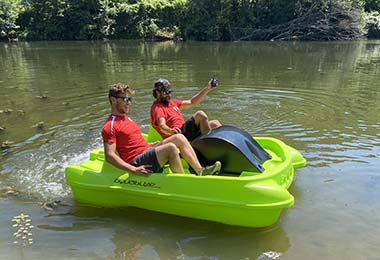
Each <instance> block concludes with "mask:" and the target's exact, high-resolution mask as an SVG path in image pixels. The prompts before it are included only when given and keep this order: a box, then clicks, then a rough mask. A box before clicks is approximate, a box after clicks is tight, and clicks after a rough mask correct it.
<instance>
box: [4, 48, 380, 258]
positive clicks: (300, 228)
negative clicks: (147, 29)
mask: <svg viewBox="0 0 380 260" xmlns="http://www.w3.org/2000/svg"><path fill="white" fill-rule="evenodd" d="M214 74H215V75H217V76H218V77H219V79H220V85H219V87H218V88H216V89H214V90H213V91H212V92H211V93H209V95H208V96H207V97H206V98H205V99H204V100H203V102H202V103H201V104H199V105H198V107H197V109H203V110H205V111H206V112H207V113H208V115H209V117H210V118H211V119H219V120H220V121H221V122H222V123H223V124H229V125H234V126H237V127H239V128H241V129H244V130H246V131H248V132H249V133H251V134H252V135H254V136H272V137H275V138H278V139H281V140H282V141H284V142H285V143H287V144H289V145H291V146H293V147H295V148H296V149H298V150H299V151H300V152H301V153H302V154H303V155H304V156H305V158H306V159H307V162H308V164H307V166H306V167H304V168H301V169H299V170H298V171H297V173H296V178H295V180H294V182H293V184H292V186H291V187H290V192H291V193H292V194H293V195H294V197H295V201H296V202H295V205H294V206H293V207H291V208H290V209H288V210H285V211H283V213H282V215H281V217H280V219H279V221H278V222H277V223H276V224H275V225H273V226H271V227H268V228H262V229H249V228H239V227H233V226H227V225H223V224H217V223H212V222H207V221H200V220H194V219H188V218H182V217H177V216H171V215H166V214H160V213H154V212H149V211H145V210H139V209H131V208H127V209H103V208H96V207H90V206H86V205H80V204H77V203H75V202H74V201H73V196H72V193H71V191H70V188H69V187H68V186H67V185H66V183H65V179H64V168H65V166H67V165H69V164H79V163H81V162H83V161H85V160H87V158H88V154H89V151H91V150H92V149H94V148H98V147H101V146H102V142H101V137H100V127H101V125H102V123H103V121H104V120H105V118H106V117H107V115H108V113H109V103H108V100H107V90H108V86H109V85H110V84H112V83H116V82H124V83H128V84H129V85H131V86H133V87H134V88H135V89H136V97H135V99H134V102H133V105H132V107H131V110H130V115H131V116H132V117H133V118H134V119H135V121H137V122H138V123H139V124H140V125H141V128H142V130H143V131H147V129H148V126H149V108H150V105H151V102H152V101H153V97H152V93H151V89H152V87H153V82H154V81H155V80H156V79H157V78H159V77H165V78H168V79H169V80H170V81H171V82H172V84H173V86H174V88H173V90H174V92H173V95H174V96H175V97H176V98H190V97H191V96H192V95H193V94H195V93H196V92H197V91H198V90H200V89H201V87H203V86H204V85H205V84H206V83H207V81H208V80H209V79H210V78H211V77H212V76H213V75H214ZM379 82H380V41H359V42H329V43H326V42H311V43H309V42H308V43H303V42H286V43H277V42H237V43H232V42H228V43H216V42H215V43H214V42H183V43H172V42H157V43H150V42H138V41H110V42H106V41H105V42H31V43H22V42H20V43H0V97H1V99H0V127H2V128H1V130H0V141H1V143H4V144H6V143H5V142H6V141H8V142H9V143H12V145H11V146H10V147H9V148H5V147H4V148H3V149H2V150H1V157H0V212H1V214H0V258H1V259H51V258H52V257H54V258H56V259H192V260H193V259H194V260H195V259H212V260H214V259H293V260H294V259H296V260H297V259H379V258H380V255H379V253H380V250H379V248H378V242H377V241H378V234H379V233H378V231H379V230H380V224H379V223H380V172H379V169H380V132H379V129H380V116H379V115H380V88H379ZM194 111H195V110H185V111H184V115H185V117H187V116H189V115H190V114H191V113H192V112H194ZM54 202H55V203H54ZM46 203H47V204H46ZM21 213H23V214H27V215H29V217H28V219H29V220H30V222H29V223H31V225H33V226H34V228H29V232H30V233H31V234H29V235H27V236H26V238H24V239H23V238H22V236H21V237H16V236H17V234H14V233H16V231H17V230H18V228H19V227H16V226H13V225H14V224H15V222H12V219H13V218H14V217H15V216H19V215H20V214H21ZM25 225H26V224H25ZM28 239H31V240H28ZM15 242H17V244H15ZM29 242H32V243H29Z"/></svg>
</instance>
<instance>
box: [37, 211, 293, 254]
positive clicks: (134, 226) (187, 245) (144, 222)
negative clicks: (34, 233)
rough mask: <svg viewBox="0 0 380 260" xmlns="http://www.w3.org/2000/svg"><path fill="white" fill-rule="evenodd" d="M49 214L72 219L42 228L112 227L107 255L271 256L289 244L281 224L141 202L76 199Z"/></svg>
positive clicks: (88, 241) (69, 230) (83, 229)
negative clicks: (120, 204)
mask: <svg viewBox="0 0 380 260" xmlns="http://www.w3.org/2000/svg"><path fill="white" fill-rule="evenodd" d="M49 218H52V219H54V218H57V219H64V218H67V219H71V220H70V225H69V226H63V225H62V222H67V221H60V222H57V221H56V222H55V224H43V225H38V228H40V229H44V230H52V231H55V232H70V233H72V232H77V231H78V232H79V233H78V235H79V236H80V235H81V232H84V231H86V230H87V231H88V230H91V229H94V230H96V231H99V230H107V232H104V238H105V239H107V240H110V242H111V241H112V244H113V246H114V248H113V250H110V248H108V250H107V253H106V254H107V257H108V258H107V259H257V258H260V259H270V258H271V256H272V257H273V256H275V255H277V256H279V255H281V254H282V253H284V252H286V251H287V249H288V248H289V246H290V242H289V239H288V237H287V235H286V233H285V232H284V231H283V230H282V228H281V227H280V226H278V225H273V226H271V227H268V228H262V229H249V228H241V227H233V226H227V225H223V224H218V223H212V222H207V221H200V220H194V219H189V218H183V217H177V216H173V215H167V214H161V213H156V212H150V211H145V210H140V209H136V208H123V209H102V208H93V207H86V206H81V205H76V206H74V207H73V208H72V209H71V211H70V212H68V213H52V214H51V215H50V216H48V218H47V219H49ZM48 222H50V221H49V220H48ZM85 233H89V232H85ZM86 239H87V243H92V242H94V243H97V239H96V238H95V239H92V238H90V237H87V238H86ZM92 240H94V241H92ZM222 248H223V250H221V249H222ZM78 249H79V248H78ZM226 249H228V250H226Z"/></svg>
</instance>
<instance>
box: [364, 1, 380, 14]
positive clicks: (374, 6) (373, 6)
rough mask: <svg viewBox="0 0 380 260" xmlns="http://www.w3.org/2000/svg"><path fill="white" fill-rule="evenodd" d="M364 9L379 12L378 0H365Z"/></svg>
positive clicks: (379, 4) (379, 3)
mask: <svg viewBox="0 0 380 260" xmlns="http://www.w3.org/2000/svg"><path fill="white" fill-rule="evenodd" d="M364 7H365V11H366V12H371V11H379V12H380V0H366V1H365V5H364Z"/></svg>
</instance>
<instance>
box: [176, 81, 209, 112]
mask: <svg viewBox="0 0 380 260" xmlns="http://www.w3.org/2000/svg"><path fill="white" fill-rule="evenodd" d="M211 89H212V88H211V80H210V81H209V82H208V84H207V86H205V87H204V88H203V89H202V90H201V91H199V92H198V93H197V94H195V95H194V96H193V97H192V98H191V99H189V100H183V101H182V104H181V106H180V109H187V108H191V107H193V106H195V105H197V104H198V103H199V102H201V101H202V100H203V98H204V97H205V96H206V95H207V94H208V93H209V92H210V91H211Z"/></svg>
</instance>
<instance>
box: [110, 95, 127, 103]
mask: <svg viewBox="0 0 380 260" xmlns="http://www.w3.org/2000/svg"><path fill="white" fill-rule="evenodd" d="M113 97H115V98H121V99H122V100H123V101H124V102H125V103H128V102H132V97H128V96H127V97H118V96H113Z"/></svg>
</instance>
